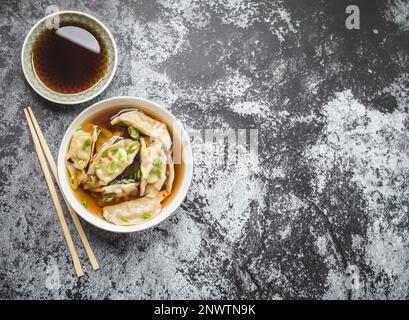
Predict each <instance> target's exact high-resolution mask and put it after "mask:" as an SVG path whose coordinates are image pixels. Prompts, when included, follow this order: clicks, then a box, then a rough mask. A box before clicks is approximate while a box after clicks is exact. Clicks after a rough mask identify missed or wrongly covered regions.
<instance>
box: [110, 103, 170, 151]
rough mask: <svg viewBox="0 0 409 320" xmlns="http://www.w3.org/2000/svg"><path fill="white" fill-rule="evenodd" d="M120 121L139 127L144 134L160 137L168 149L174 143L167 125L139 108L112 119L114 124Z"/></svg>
mask: <svg viewBox="0 0 409 320" xmlns="http://www.w3.org/2000/svg"><path fill="white" fill-rule="evenodd" d="M120 123H122V124H124V125H126V126H129V127H133V128H135V129H138V130H139V131H140V132H142V133H143V134H144V135H147V136H150V137H151V138H155V139H159V141H160V142H161V143H162V145H163V146H164V147H165V148H166V149H168V150H169V149H170V147H171V145H172V140H171V138H170V135H169V131H168V128H167V127H166V125H165V124H164V123H162V122H160V121H157V120H155V119H153V118H151V117H149V116H147V115H146V114H144V113H143V112H141V111H139V110H134V111H129V112H125V113H122V114H120V115H119V116H117V117H115V118H114V119H113V120H112V121H111V124H112V125H116V124H120Z"/></svg>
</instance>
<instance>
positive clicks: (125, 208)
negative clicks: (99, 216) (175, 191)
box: [103, 191, 167, 226]
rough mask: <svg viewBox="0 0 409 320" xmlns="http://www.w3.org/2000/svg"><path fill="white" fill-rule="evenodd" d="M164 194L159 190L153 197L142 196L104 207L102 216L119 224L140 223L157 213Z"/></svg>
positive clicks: (160, 207) (164, 192)
mask: <svg viewBox="0 0 409 320" xmlns="http://www.w3.org/2000/svg"><path fill="white" fill-rule="evenodd" d="M166 195H167V193H166V191H161V192H160V193H158V194H157V195H156V197H154V198H149V197H143V198H139V199H136V200H130V201H125V202H121V203H118V204H115V205H112V206H107V207H104V209H103V215H104V218H105V219H106V220H107V221H109V222H111V223H113V224H116V225H121V226H131V225H135V224H141V223H143V222H146V221H147V220H149V219H152V218H154V217H156V216H157V215H158V214H159V212H160V211H161V209H162V206H161V202H162V201H163V199H164V198H165V197H166Z"/></svg>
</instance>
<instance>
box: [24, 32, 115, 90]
mask: <svg viewBox="0 0 409 320" xmlns="http://www.w3.org/2000/svg"><path fill="white" fill-rule="evenodd" d="M107 56H108V54H107V49H106V46H105V45H104V43H103V41H101V39H99V38H98V36H96V33H93V32H92V30H87V29H85V28H84V27H83V26H76V25H66V26H61V27H60V28H58V29H46V30H44V31H43V32H42V33H41V34H40V35H39V36H38V38H37V40H36V41H35V43H34V46H33V52H32V57H33V65H34V69H35V72H36V73H37V76H38V77H39V78H40V80H41V81H42V82H43V83H44V84H45V85H46V86H47V87H48V88H49V89H51V90H53V91H56V92H59V93H64V94H74V93H79V92H83V91H86V90H87V89H89V88H91V87H92V86H94V85H95V84H96V83H97V82H98V81H99V80H100V79H101V78H102V77H103V76H104V74H105V72H106V70H107Z"/></svg>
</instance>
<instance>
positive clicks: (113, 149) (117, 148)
mask: <svg viewBox="0 0 409 320" xmlns="http://www.w3.org/2000/svg"><path fill="white" fill-rule="evenodd" d="M118 150H119V146H116V147H113V148H112V149H111V154H112V155H113V156H114V155H115V154H116V153H117V152H118Z"/></svg>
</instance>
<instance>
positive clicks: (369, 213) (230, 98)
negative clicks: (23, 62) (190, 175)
mask: <svg viewBox="0 0 409 320" xmlns="http://www.w3.org/2000/svg"><path fill="white" fill-rule="evenodd" d="M355 2H356V4H357V5H358V6H359V8H360V12H361V29H360V30H353V31H349V30H347V29H346V28H345V18H346V15H345V8H346V6H347V4H349V2H348V1H336V2H335V1H328V2H323V1H308V4H307V2H306V1H303V0H290V1H245V0H224V1H213V0H212V1H197V0H172V1H170V0H169V1H166V0H155V1H150V0H149V1H148V0H140V1H125V0H113V1H109V2H102V1H101V2H100V1H98V2H97V1H89V0H88V1H53V3H52V4H54V5H57V6H58V7H59V8H60V9H61V10H68V9H72V10H79V11H84V12H86V13H89V14H91V15H94V16H95V17H97V18H98V19H100V20H101V21H102V22H104V23H105V24H106V25H107V27H108V28H109V29H110V30H111V31H112V33H113V36H114V38H115V39H116V42H117V46H118V53H119V64H118V70H117V73H116V76H115V77H114V79H113V81H112V83H111V85H110V86H109V87H108V88H107V90H106V91H105V92H104V93H103V94H102V95H101V96H99V97H97V98H96V99H94V100H93V101H91V102H90V103H87V104H83V105H79V106H74V107H63V106H58V105H54V104H52V103H49V102H47V101H45V100H43V99H42V98H40V97H39V96H37V95H36V94H35V93H34V92H33V91H32V90H31V89H30V87H29V85H28V84H27V83H26V82H25V80H24V77H23V73H22V70H21V67H20V60H19V57H20V50H21V46H22V42H23V40H24V37H25V35H26V33H27V32H28V31H29V29H30V28H31V26H32V25H33V24H34V23H35V22H36V21H37V20H38V19H40V18H41V17H43V16H44V15H45V10H46V7H47V6H48V5H49V3H48V2H47V1H30V2H20V1H8V0H6V1H2V2H1V3H0V15H1V20H0V43H1V46H0V50H1V53H0V79H1V83H2V86H1V87H0V90H1V91H0V93H1V94H0V101H1V105H2V108H3V112H2V117H1V120H0V145H1V149H0V188H1V189H0V191H1V192H0V243H1V246H0V298H18V299H22V298H30V299H34V298H77V299H87V298H111V299H120V298H125V299H130V298H136V299H141V298H143V299H150V298H158V299H163V298H190V299H191V298H254V299H261V298H264V299H285V298H336V299H358V298H359V299H362V298H382V299H384V298H399V299H403V298H407V297H408V288H409V274H408V272H407V265H408V263H409V253H408V247H409V237H408V236H409V234H408V233H409V232H408V198H409V194H408V191H407V190H408V177H409V167H408V163H409V162H408V150H409V145H408V144H409V142H408V125H409V118H408V111H409V109H408V106H409V99H408V98H407V92H408V80H409V74H408V70H409V68H408V67H409V55H408V49H409V48H408V45H407V43H408V42H407V39H408V36H409V22H408V16H409V6H408V4H407V3H406V1H402V0H395V1H370V0H367V1H364V0H361V1H355ZM363 17H365V18H363ZM374 30H376V31H374ZM118 95H135V96H142V97H145V98H148V99H152V100H154V101H156V102H158V103H160V104H162V105H163V106H165V107H166V108H168V109H169V110H170V111H171V112H173V113H174V114H175V115H176V116H177V117H178V118H180V119H181V121H182V122H183V124H184V125H185V127H186V128H188V129H189V130H190V132H191V133H192V135H193V133H195V134H194V136H195V139H194V141H193V149H194V153H195V160H196V163H195V169H194V179H193V183H192V187H191V190H190V192H189V194H188V196H187V198H186V200H185V202H184V203H183V205H182V206H181V208H180V209H179V210H178V212H177V213H176V214H175V215H174V216H172V218H171V219H169V220H167V221H166V222H164V223H162V224H160V225H159V226H158V227H156V228H154V229H152V230H148V231H145V232H141V233H138V234H133V235H115V234H110V233H105V232H102V231H100V230H97V229H95V228H94V227H92V226H90V225H88V224H87V223H86V222H83V225H84V228H85V230H86V233H87V234H88V235H89V239H90V242H91V244H92V246H93V248H94V250H95V254H96V256H97V258H98V260H99V262H100V264H101V270H100V271H98V272H93V271H92V270H91V268H90V266H89V265H88V264H87V263H86V261H87V259H86V255H85V253H84V251H83V250H82V249H81V250H80V251H79V253H80V256H81V260H82V261H83V262H84V263H83V265H84V269H85V272H86V275H85V276H84V277H83V278H81V279H77V278H76V277H75V276H74V272H73V268H72V265H71V262H70V256H69V253H68V250H67V247H66V244H65V242H64V240H63V237H62V232H61V230H60V227H59V224H58V222H57V218H56V215H55V211H54V207H53V204H52V201H51V199H50V197H49V194H48V189H47V186H46V183H45V181H44V177H43V174H42V171H41V169H40V166H39V163H38V160H37V157H36V154H35V152H34V148H33V143H32V141H31V138H30V136H29V132H28V129H27V127H26V124H25V122H24V119H23V112H22V110H23V108H24V107H25V106H28V105H31V106H32V108H33V110H34V112H35V114H36V115H37V117H38V118H39V120H40V125H41V127H42V128H43V131H44V134H45V136H46V139H47V141H48V143H49V145H50V147H51V150H52V152H53V154H54V156H56V154H57V150H58V147H59V143H60V141H61V138H62V136H63V133H64V129H65V128H67V126H68V125H69V123H70V122H71V121H72V120H73V118H74V117H75V116H76V115H77V114H78V113H79V112H80V111H81V110H83V109H84V108H86V107H87V106H88V105H90V104H92V103H93V102H95V101H99V100H101V99H103V98H108V97H112V96H118ZM205 129H247V130H250V129H258V130H259V136H258V138H259V143H260V145H259V153H258V164H257V161H256V158H255V157H256V155H255V154H253V153H250V154H248V155H244V156H241V157H238V158H237V160H236V161H235V162H233V163H229V165H227V166H226V165H225V163H224V162H219V161H217V158H214V157H213V158H212V157H209V155H208V153H209V150H213V149H216V150H218V152H223V150H224V145H221V144H213V143H210V142H209V141H207V142H206V143H205V144H204V145H202V144H201V143H200V140H201V139H200V138H199V137H198V136H197V132H201V131H200V130H205ZM74 240H75V242H76V243H77V244H78V245H79V244H80V243H79V239H78V237H75V239H74ZM351 266H356V267H357V268H358V269H359V274H360V287H359V289H354V288H352V289H351V288H350V287H348V286H345V276H346V269H347V268H348V267H351Z"/></svg>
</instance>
